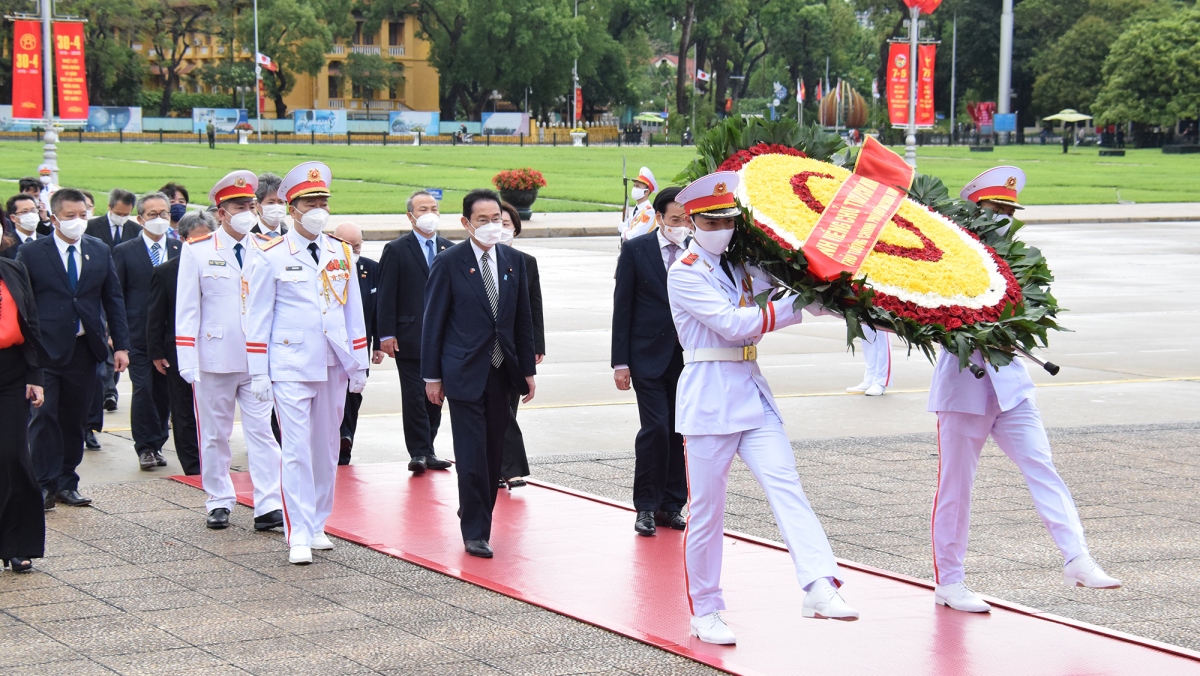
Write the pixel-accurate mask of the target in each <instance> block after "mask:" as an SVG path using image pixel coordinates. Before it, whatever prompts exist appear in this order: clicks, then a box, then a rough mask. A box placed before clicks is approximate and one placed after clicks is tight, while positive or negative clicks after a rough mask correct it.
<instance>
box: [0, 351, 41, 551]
mask: <svg viewBox="0 0 1200 676" xmlns="http://www.w3.org/2000/svg"><path fill="white" fill-rule="evenodd" d="M25 370H26V365H25V355H24V354H23V353H22V350H21V348H20V347H9V348H5V349H3V350H0V430H3V432H0V559H13V558H22V557H28V558H38V557H41V556H42V555H44V554H45V550H46V515H45V513H44V512H43V511H42V491H41V488H39V487H38V482H37V478H36V477H35V476H34V473H33V462H32V460H31V459H30V457H29V436H28V435H29V429H28V428H29V400H27V399H26V398H25Z"/></svg>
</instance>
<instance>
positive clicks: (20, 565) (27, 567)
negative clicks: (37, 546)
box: [8, 556, 33, 573]
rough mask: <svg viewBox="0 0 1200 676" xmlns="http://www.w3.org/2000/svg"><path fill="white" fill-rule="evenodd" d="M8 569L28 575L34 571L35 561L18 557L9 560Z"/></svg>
mask: <svg viewBox="0 0 1200 676" xmlns="http://www.w3.org/2000/svg"><path fill="white" fill-rule="evenodd" d="M8 567H9V568H11V569H12V572H14V573H28V572H29V571H31V570H33V561H31V560H30V559H27V558H25V557H24V556H18V557H16V558H12V559H9V560H8Z"/></svg>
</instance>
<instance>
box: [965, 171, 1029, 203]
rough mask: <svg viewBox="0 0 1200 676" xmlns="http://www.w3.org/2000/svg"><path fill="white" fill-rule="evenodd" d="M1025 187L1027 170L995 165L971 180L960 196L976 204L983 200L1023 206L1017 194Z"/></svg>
mask: <svg viewBox="0 0 1200 676" xmlns="http://www.w3.org/2000/svg"><path fill="white" fill-rule="evenodd" d="M1024 189H1025V172H1023V171H1021V170H1020V169H1018V168H1017V167H1008V166H1004V167H993V168H991V169H988V170H987V171H985V172H983V173H982V174H980V175H978V176H976V177H975V178H974V179H972V180H971V182H970V183H968V184H967V185H966V186H965V187H963V189H962V191H961V192H959V193H958V196H959V197H961V198H963V199H965V200H967V201H968V202H975V203H976V204H978V203H980V202H982V201H983V200H991V201H993V202H1004V203H1005V204H1011V205H1013V206H1015V207H1017V208H1022V207H1021V203H1020V202H1018V201H1017V195H1018V194H1019V193H1020V192H1021V191H1022V190H1024Z"/></svg>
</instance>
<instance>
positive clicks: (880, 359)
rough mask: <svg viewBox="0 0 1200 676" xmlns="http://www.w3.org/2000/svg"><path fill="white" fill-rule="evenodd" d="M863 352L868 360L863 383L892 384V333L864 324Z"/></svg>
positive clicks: (883, 385)
mask: <svg viewBox="0 0 1200 676" xmlns="http://www.w3.org/2000/svg"><path fill="white" fill-rule="evenodd" d="M862 330H863V340H862V352H863V359H864V360H866V362H867V370H866V373H865V374H864V375H863V384H864V385H867V386H868V388H869V387H870V386H871V385H879V386H880V387H885V388H886V387H891V386H892V334H891V333H889V332H887V331H876V330H875V329H873V328H871V327H869V326H867V325H866V324H863V327H862Z"/></svg>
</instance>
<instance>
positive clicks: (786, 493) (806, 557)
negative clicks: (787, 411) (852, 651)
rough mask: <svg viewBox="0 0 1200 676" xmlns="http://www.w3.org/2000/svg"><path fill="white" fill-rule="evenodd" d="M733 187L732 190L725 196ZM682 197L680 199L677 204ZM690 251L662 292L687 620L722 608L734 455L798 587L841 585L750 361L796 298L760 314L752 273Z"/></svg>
mask: <svg viewBox="0 0 1200 676" xmlns="http://www.w3.org/2000/svg"><path fill="white" fill-rule="evenodd" d="M722 173H725V172H722ZM710 176H712V175H710ZM734 178H735V179H736V174H734ZM703 180H704V179H700V181H697V182H696V183H693V185H696V184H697V183H700V182H701V181H703ZM690 187H691V186H689V188H690ZM734 187H736V186H729V189H728V190H729V192H730V193H732V192H733V188H734ZM685 199H686V198H685V193H680V198H679V201H681V202H682V201H684V200H685ZM689 211H690V209H689ZM688 251H689V253H688V255H686V256H684V257H683V258H681V259H680V260H679V261H677V262H676V263H675V265H673V266H672V267H671V270H670V272H669V273H668V275H667V289H668V292H669V295H670V300H671V313H672V316H673V318H674V320H675V327H676V329H677V331H678V333H679V342H680V344H681V345H682V346H683V351H684V363H685V366H684V368H683V374H682V375H681V376H680V378H679V394H678V402H677V405H676V414H675V415H676V418H675V419H676V421H677V422H676V428H677V431H678V432H680V433H681V434H683V435H684V439H685V451H686V460H687V473H688V490H689V501H690V506H689V514H688V527H687V537H686V543H685V550H686V561H687V582H688V595H689V601H690V604H691V608H692V615H693V616H704V615H708V614H709V613H712V612H715V611H720V610H723V609H724V608H725V601H724V598H723V596H722V593H721V559H722V545H723V535H724V521H725V493H726V486H727V484H728V478H729V467H730V464H731V463H732V461H733V456H734V455H738V456H740V457H741V458H742V460H743V462H745V463H746V466H747V467H749V469H750V471H751V473H752V474H753V475H754V478H755V479H756V480H757V481H758V483H759V484H760V485H762V487H763V490H764V491H765V492H766V494H767V500H768V501H769V502H770V504H771V509H772V511H773V513H774V515H775V521H776V523H778V524H779V530H780V532H781V533H782V535H783V540H784V543H786V544H787V547H788V552H789V553H790V554H791V556H792V561H793V563H794V564H795V567H796V579H797V581H798V582H799V583H800V586H801V587H804V588H806V589H807V588H808V587H809V586H810V585H812V584H813V583H814V582H816V581H817V580H819V579H821V578H828V579H830V580H833V581H834V584H840V583H841V579H842V576H841V573H840V572H839V569H838V565H837V560H836V559H835V558H834V555H833V550H832V549H831V548H830V546H829V540H828V538H827V537H826V535H825V530H824V529H823V528H822V527H821V524H820V522H819V521H818V520H817V516H816V514H814V513H813V510H812V507H811V506H810V505H809V502H808V499H807V498H806V497H805V495H804V490H803V488H802V487H801V485H800V478H799V476H798V474H797V472H796V461H795V456H794V455H793V454H792V446H791V443H790V442H789V441H788V438H787V434H786V433H785V432H784V429H783V423H782V417H781V415H780V413H779V407H778V406H777V405H776V404H775V399H774V397H773V396H772V395H771V388H770V386H768V385H767V381H766V379H765V378H764V377H763V375H762V372H761V371H760V370H759V367H758V363H757V361H755V359H756V358H757V348H756V347H755V346H756V345H757V343H758V341H759V340H760V339H761V338H762V336H763V335H764V334H766V333H768V332H770V331H774V330H776V329H781V328H784V327H785V326H791V325H793V324H798V323H799V322H800V321H801V312H800V311H799V310H796V309H794V308H793V305H792V301H793V300H794V298H793V297H787V298H783V299H781V300H777V301H774V302H771V303H768V304H767V306H766V307H765V308H759V307H758V306H757V305H756V304H755V301H754V297H755V296H756V295H757V294H759V293H761V292H763V291H764V290H767V289H770V288H773V285H772V284H771V283H770V282H769V281H768V279H767V278H766V276H765V275H763V274H762V273H761V272H760V271H759V270H758V269H757V268H754V267H752V266H730V272H731V273H732V277H733V278H732V279H731V278H730V275H729V274H727V273H726V272H725V270H724V269H722V267H721V258H720V257H719V256H714V255H713V254H711V253H709V252H708V251H705V250H704V249H703V248H702V247H701V246H700V245H699V244H698V243H697V242H696V241H695V240H693V241H692V243H691V244H690V245H689V247H688Z"/></svg>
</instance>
